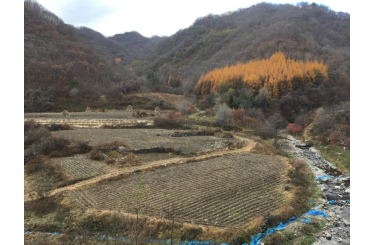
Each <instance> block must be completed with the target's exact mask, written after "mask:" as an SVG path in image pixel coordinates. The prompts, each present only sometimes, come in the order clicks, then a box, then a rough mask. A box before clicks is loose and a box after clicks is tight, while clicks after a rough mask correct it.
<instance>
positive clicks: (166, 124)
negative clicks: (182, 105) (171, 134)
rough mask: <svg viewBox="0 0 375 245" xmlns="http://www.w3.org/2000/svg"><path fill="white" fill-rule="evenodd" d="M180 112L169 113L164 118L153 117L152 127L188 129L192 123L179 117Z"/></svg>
mask: <svg viewBox="0 0 375 245" xmlns="http://www.w3.org/2000/svg"><path fill="white" fill-rule="evenodd" d="M181 115H182V114H181V112H176V113H174V114H173V113H169V114H166V115H165V116H164V117H155V118H154V125H155V126H156V127H159V128H169V129H170V128H188V127H189V126H190V125H191V124H192V122H191V121H189V120H188V119H187V118H184V117H182V116H181Z"/></svg>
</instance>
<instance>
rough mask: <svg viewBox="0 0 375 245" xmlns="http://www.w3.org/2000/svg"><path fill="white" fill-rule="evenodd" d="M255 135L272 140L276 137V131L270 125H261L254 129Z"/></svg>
mask: <svg viewBox="0 0 375 245" xmlns="http://www.w3.org/2000/svg"><path fill="white" fill-rule="evenodd" d="M254 134H255V135H256V136H259V137H261V138H262V139H271V138H272V137H274V131H273V129H272V128H271V127H270V126H269V125H268V124H261V125H258V126H257V127H256V128H254Z"/></svg>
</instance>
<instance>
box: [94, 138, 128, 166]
mask: <svg viewBox="0 0 375 245" xmlns="http://www.w3.org/2000/svg"><path fill="white" fill-rule="evenodd" d="M119 146H123V147H125V151H126V152H130V151H131V149H130V147H129V145H128V144H126V143H124V142H121V141H113V142H109V143H101V144H98V145H96V146H94V147H92V150H91V151H90V153H89V157H90V159H92V160H97V161H102V160H104V156H103V154H102V153H101V152H100V148H106V147H108V148H116V147H119ZM105 154H106V155H107V156H109V157H112V158H120V157H122V156H124V155H123V154H122V153H120V152H117V151H115V150H109V151H108V152H106V153H105Z"/></svg>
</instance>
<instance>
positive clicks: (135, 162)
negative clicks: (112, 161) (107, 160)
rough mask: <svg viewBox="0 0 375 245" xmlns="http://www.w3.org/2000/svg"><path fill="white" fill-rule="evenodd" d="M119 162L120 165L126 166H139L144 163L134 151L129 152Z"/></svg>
mask: <svg viewBox="0 0 375 245" xmlns="http://www.w3.org/2000/svg"><path fill="white" fill-rule="evenodd" d="M117 163H118V164H119V165H122V166H126V167H128V166H139V165H141V164H142V163H141V160H140V159H139V157H137V156H136V155H134V154H133V153H130V154H128V155H127V156H126V157H125V159H122V160H120V161H118V162H117Z"/></svg>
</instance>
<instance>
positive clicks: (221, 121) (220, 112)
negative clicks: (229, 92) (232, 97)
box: [215, 104, 233, 126]
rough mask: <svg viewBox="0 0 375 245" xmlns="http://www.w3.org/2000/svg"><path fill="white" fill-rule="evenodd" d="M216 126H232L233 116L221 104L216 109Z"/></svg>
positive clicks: (225, 106)
mask: <svg viewBox="0 0 375 245" xmlns="http://www.w3.org/2000/svg"><path fill="white" fill-rule="evenodd" d="M215 118H216V124H217V125H219V126H231V125H232V124H233V114H232V111H231V110H230V108H229V107H228V106H227V105H226V104H221V105H219V106H217V108H216V114H215Z"/></svg>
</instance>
